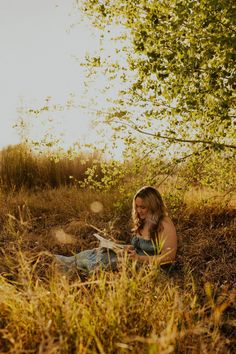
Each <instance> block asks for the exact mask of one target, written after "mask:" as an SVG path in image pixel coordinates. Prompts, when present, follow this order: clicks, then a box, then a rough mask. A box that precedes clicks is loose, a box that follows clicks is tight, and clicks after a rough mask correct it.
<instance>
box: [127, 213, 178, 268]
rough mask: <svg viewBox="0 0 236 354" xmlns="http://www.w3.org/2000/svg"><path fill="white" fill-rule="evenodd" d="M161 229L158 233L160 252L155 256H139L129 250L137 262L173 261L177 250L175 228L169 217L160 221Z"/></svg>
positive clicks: (156, 262)
mask: <svg viewBox="0 0 236 354" xmlns="http://www.w3.org/2000/svg"><path fill="white" fill-rule="evenodd" d="M162 226H163V231H162V232H161V234H160V235H159V244H160V248H161V252H160V254H159V255H157V256H140V255H138V254H137V253H136V252H135V251H131V252H130V253H129V256H130V258H131V259H134V260H137V261H138V262H154V263H155V264H162V263H170V262H174V261H175V257H176V251H177V235H176V229H175V226H174V224H173V222H172V221H171V219H170V218H169V217H165V218H164V220H163V221H162Z"/></svg>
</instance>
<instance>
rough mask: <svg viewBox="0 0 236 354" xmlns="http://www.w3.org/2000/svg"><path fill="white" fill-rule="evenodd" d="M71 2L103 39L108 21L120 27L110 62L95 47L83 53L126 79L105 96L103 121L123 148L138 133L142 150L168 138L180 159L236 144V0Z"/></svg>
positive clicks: (95, 65) (94, 66) (162, 147)
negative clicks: (94, 51) (114, 93)
mask: <svg viewBox="0 0 236 354" xmlns="http://www.w3.org/2000/svg"><path fill="white" fill-rule="evenodd" d="M77 4H78V6H79V8H80V10H81V11H83V13H84V14H87V16H88V17H89V18H90V19H91V20H92V22H93V24H94V25H95V26H96V27H97V28H99V29H100V30H101V40H102V39H103V38H105V36H106V34H107V33H110V32H112V31H113V28H114V27H113V26H114V25H117V24H118V26H119V27H120V28H121V29H122V35H120V34H119V36H118V37H117V38H113V39H114V41H115V40H117V39H118V42H117V43H118V44H119V46H118V47H119V49H116V53H117V58H116V61H115V62H111V60H110V58H106V57H103V54H102V53H103V52H102V51H101V53H98V54H97V55H96V56H95V57H93V58H91V57H90V58H89V57H87V66H88V67H90V68H92V70H93V72H94V71H95V72H98V71H99V70H103V72H104V73H106V74H108V76H109V78H110V79H116V78H117V77H119V80H120V81H121V80H122V81H123V82H124V88H123V89H122V90H121V91H120V93H119V95H117V97H115V98H114V99H113V100H110V101H112V104H111V105H110V108H109V109H108V110H107V112H106V115H105V122H107V123H109V124H112V125H113V127H114V128H115V129H116V132H118V133H119V134H120V135H121V136H122V137H123V139H126V143H127V144H128V146H129V149H128V151H129V152H130V146H132V145H134V144H135V142H137V141H138V139H141V144H139V148H140V150H142V149H143V151H146V152H147V151H149V150H150V153H151V154H152V153H153V154H155V153H156V152H157V151H158V152H160V151H163V150H164V151H165V152H166V149H167V148H168V147H171V146H173V144H174V146H175V148H176V149H177V153H178V156H179V158H180V160H181V159H185V157H187V156H189V155H191V153H194V154H199V153H200V152H201V151H206V150H211V149H213V150H214V151H221V150H222V149H225V148H229V149H232V151H234V150H233V149H236V144H235V127H236V65H235V64H236V2H235V0H125V1H123V0H77ZM114 37H115V36H114ZM127 39H129V40H130V42H129V43H130V44H129V45H127V41H126V40H127ZM122 43H123V46H122V45H121V44H122ZM120 46H122V48H120ZM118 47H117V48H118ZM101 49H102V48H101ZM124 53H125V57H126V63H127V65H124V61H123V59H122V55H123V54H124ZM119 59H120V60H119ZM99 114H100V115H101V114H102V112H99ZM139 142H140V141H139ZM157 146H159V147H160V148H159V150H158V149H157ZM183 146H184V148H183ZM181 149H182V153H183V154H182V155H181V153H180V152H181ZM233 155H234V154H232V153H230V156H233Z"/></svg>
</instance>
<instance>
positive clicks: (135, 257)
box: [128, 249, 139, 261]
mask: <svg viewBox="0 0 236 354" xmlns="http://www.w3.org/2000/svg"><path fill="white" fill-rule="evenodd" d="M128 257H129V258H130V259H132V260H134V261H135V260H136V261H137V260H138V259H139V255H138V254H137V252H136V251H135V249H132V250H129V252H128Z"/></svg>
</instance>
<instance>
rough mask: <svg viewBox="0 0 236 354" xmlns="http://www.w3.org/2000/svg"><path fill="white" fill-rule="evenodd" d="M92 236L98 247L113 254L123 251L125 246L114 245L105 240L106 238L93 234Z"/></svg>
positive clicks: (112, 242) (114, 243)
mask: <svg viewBox="0 0 236 354" xmlns="http://www.w3.org/2000/svg"><path fill="white" fill-rule="evenodd" d="M93 235H94V236H95V237H96V238H97V239H98V240H99V246H100V247H105V248H110V249H111V250H113V251H115V252H116V251H119V250H121V249H124V247H126V245H120V244H119V243H116V242H114V241H111V240H107V239H106V238H104V237H102V236H101V235H99V234H93Z"/></svg>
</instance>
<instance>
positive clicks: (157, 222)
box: [129, 187, 177, 264]
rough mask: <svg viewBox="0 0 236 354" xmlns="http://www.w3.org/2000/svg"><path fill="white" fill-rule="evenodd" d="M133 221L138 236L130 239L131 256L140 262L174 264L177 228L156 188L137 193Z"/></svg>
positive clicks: (146, 188) (143, 189)
mask: <svg viewBox="0 0 236 354" xmlns="http://www.w3.org/2000/svg"><path fill="white" fill-rule="evenodd" d="M132 219H133V223H134V229H133V231H134V233H135V236H133V238H132V240H131V244H132V246H131V247H129V257H130V258H131V259H135V260H137V261H138V262H149V261H150V260H151V261H155V262H156V263H157V264H164V263H172V262H174V261H175V257H176V250H177V236H176V229H175V226H174V224H173V222H172V220H171V219H170V217H169V216H168V214H167V211H166V208H165V205H164V203H163V200H162V197H161V195H160V193H159V192H158V191H157V190H156V189H155V188H153V187H143V188H141V189H140V190H139V191H138V192H137V193H136V195H135V196H134V198H133V209H132ZM150 256H151V258H150Z"/></svg>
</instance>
